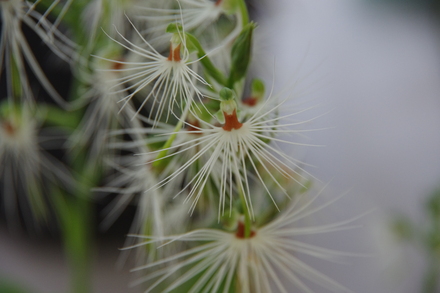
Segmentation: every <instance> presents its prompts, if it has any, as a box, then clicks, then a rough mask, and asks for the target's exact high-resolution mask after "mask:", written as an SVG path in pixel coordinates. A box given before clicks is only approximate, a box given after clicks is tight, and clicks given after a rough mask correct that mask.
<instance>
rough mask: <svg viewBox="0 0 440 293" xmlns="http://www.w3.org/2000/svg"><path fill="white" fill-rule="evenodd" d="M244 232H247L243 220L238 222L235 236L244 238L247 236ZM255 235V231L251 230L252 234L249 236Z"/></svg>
mask: <svg viewBox="0 0 440 293" xmlns="http://www.w3.org/2000/svg"><path fill="white" fill-rule="evenodd" d="M244 232H245V227H244V224H243V223H242V222H238V226H237V232H235V237H237V238H240V239H244V238H245V235H244ZM254 236H255V231H253V230H251V234H250V235H249V238H252V237H254Z"/></svg>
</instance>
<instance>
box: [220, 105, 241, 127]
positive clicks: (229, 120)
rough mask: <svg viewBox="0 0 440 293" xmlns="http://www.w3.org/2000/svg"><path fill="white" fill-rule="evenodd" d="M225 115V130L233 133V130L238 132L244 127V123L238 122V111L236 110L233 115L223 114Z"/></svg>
mask: <svg viewBox="0 0 440 293" xmlns="http://www.w3.org/2000/svg"><path fill="white" fill-rule="evenodd" d="M223 115H224V116H225V125H223V129H224V130H226V131H231V130H232V129H237V130H238V129H240V128H241V127H242V126H243V123H241V122H240V121H238V118H237V112H236V110H234V112H233V113H232V114H231V115H228V114H226V112H223Z"/></svg>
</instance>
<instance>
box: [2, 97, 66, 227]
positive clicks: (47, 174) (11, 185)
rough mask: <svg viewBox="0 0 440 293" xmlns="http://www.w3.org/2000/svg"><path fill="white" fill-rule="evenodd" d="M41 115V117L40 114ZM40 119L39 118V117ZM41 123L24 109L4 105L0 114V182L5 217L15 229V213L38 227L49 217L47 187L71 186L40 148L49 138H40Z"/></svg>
mask: <svg viewBox="0 0 440 293" xmlns="http://www.w3.org/2000/svg"><path fill="white" fill-rule="evenodd" d="M40 115H42V113H40ZM40 117H41V116H40ZM40 124H41V119H39V118H38V116H37V115H36V112H35V111H31V110H30V109H29V108H27V107H22V108H18V107H11V106H9V105H7V104H3V105H2V107H1V112H0V181H1V182H2V185H3V190H2V192H1V197H2V202H3V205H4V209H5V212H6V217H7V220H8V222H9V223H10V224H11V225H14V224H16V225H18V221H17V219H18V213H17V209H18V207H19V206H20V208H21V209H23V210H24V211H25V212H24V213H23V215H25V224H26V225H28V226H30V227H31V228H32V227H34V228H35V227H37V226H38V224H39V223H40V222H41V221H42V220H45V219H46V218H47V216H48V207H47V203H48V200H47V196H46V194H45V193H47V192H48V190H49V189H47V188H46V187H47V184H48V183H50V184H63V185H64V186H65V187H67V188H71V187H72V186H73V183H72V182H73V179H72V178H71V177H70V176H69V174H68V173H69V172H68V171H67V170H66V169H65V167H63V165H62V164H61V163H60V162H58V161H57V160H56V159H54V158H53V157H51V156H50V155H49V154H48V153H47V152H45V151H44V150H43V148H42V143H43V141H47V140H48V139H49V138H46V137H40V136H39V131H40V130H39V126H40Z"/></svg>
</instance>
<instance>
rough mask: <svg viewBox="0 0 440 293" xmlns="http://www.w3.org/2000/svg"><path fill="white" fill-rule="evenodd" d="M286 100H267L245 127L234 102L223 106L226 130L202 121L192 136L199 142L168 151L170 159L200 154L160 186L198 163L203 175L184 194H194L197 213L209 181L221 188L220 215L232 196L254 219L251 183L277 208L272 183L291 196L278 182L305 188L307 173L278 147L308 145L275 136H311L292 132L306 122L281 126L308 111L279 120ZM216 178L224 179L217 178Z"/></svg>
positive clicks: (223, 103) (200, 172) (246, 122)
mask: <svg viewBox="0 0 440 293" xmlns="http://www.w3.org/2000/svg"><path fill="white" fill-rule="evenodd" d="M285 101H286V100H285ZM285 101H283V102H281V103H279V104H274V103H273V102H272V101H271V99H268V100H266V101H265V102H264V103H263V105H261V106H260V108H259V109H258V110H256V111H255V112H254V114H253V115H252V116H251V117H250V118H249V119H247V120H246V121H243V122H240V121H239V119H238V116H237V110H238V109H237V105H236V103H235V100H229V101H226V102H222V106H221V111H222V112H223V115H224V118H225V122H224V124H223V125H222V126H216V125H214V124H211V123H207V122H205V121H203V120H201V119H200V120H199V124H200V125H201V127H195V130H191V133H193V134H198V136H197V137H194V138H193V139H192V140H191V141H187V142H180V143H175V144H173V145H172V146H171V147H170V148H168V149H167V150H168V151H169V153H170V154H169V155H167V156H166V157H165V158H168V157H172V156H176V155H177V156H179V155H180V154H181V153H184V152H187V151H188V150H190V149H192V148H197V152H196V153H195V154H194V156H193V157H192V158H190V159H189V160H187V161H186V162H185V163H184V164H183V165H181V166H180V167H178V168H176V170H175V171H174V172H173V173H172V174H171V175H169V176H167V177H166V178H164V179H162V180H161V181H160V182H159V184H157V187H160V186H163V185H166V184H168V183H170V182H172V181H174V180H176V178H178V177H179V176H180V175H181V174H182V173H184V172H186V171H187V170H188V169H189V168H190V167H191V166H193V165H194V164H198V165H200V166H199V167H198V172H197V173H196V174H194V176H193V177H192V178H191V180H190V181H189V182H188V183H187V184H186V185H185V186H184V188H185V189H188V190H189V192H188V195H187V198H186V201H191V202H192V204H191V210H194V209H195V206H196V204H197V202H198V200H199V199H200V197H201V196H202V195H203V194H204V188H205V186H206V184H207V182H208V181H209V180H216V181H217V182H216V185H217V186H218V190H219V191H220V192H219V193H220V194H219V205H218V209H219V216H220V215H221V214H222V213H223V212H224V210H225V205H226V202H227V197H229V205H230V206H232V202H233V198H232V197H233V194H238V193H242V194H243V196H244V199H245V201H246V206H247V209H248V210H249V212H250V215H251V216H252V217H253V208H252V196H251V192H250V187H249V181H250V179H251V178H253V179H255V180H258V181H261V183H262V186H263V187H262V188H264V189H265V190H266V192H267V194H268V196H269V197H270V198H271V199H272V201H273V203H274V204H275V206H277V203H276V200H275V199H274V197H273V196H272V192H271V191H270V188H269V187H268V184H269V183H270V184H273V186H275V187H277V188H278V189H279V190H281V191H283V193H285V194H286V195H287V196H288V193H287V191H286V190H285V188H284V187H283V186H282V184H280V182H279V178H280V176H281V177H285V178H288V179H291V180H294V181H296V182H298V183H299V184H302V183H301V180H302V176H303V175H301V174H300V172H299V171H300V170H301V171H302V172H304V171H303V170H302V169H301V166H300V165H301V164H302V163H301V162H300V161H298V160H297V159H294V158H292V157H290V156H288V155H287V154H285V153H284V152H283V151H282V150H280V149H279V148H278V147H277V145H276V144H277V143H283V144H287V145H303V144H301V143H297V142H294V141H289V140H287V139H281V138H276V135H277V134H298V133H301V132H305V131H311V130H298V129H293V127H295V126H300V125H302V124H304V123H306V122H307V121H301V122H291V123H281V121H282V120H284V119H288V118H290V117H292V116H295V115H298V114H299V113H301V112H303V111H305V110H301V111H296V112H293V113H290V114H287V115H282V116H279V115H278V114H277V112H278V111H279V109H280V107H282V106H283V104H284V102H285ZM306 110H307V109H306ZM187 133H188V132H186V131H180V132H178V133H177V137H179V135H185V134H187ZM204 156H205V157H208V158H209V159H208V160H206V161H205V160H204V161H200V158H202V157H204ZM161 159H164V158H158V159H157V160H161ZM250 170H252V171H254V173H255V174H252V171H250ZM215 173H218V174H219V175H218V176H212V175H213V174H215ZM277 177H278V179H277ZM271 187H272V186H271ZM277 208H278V207H277Z"/></svg>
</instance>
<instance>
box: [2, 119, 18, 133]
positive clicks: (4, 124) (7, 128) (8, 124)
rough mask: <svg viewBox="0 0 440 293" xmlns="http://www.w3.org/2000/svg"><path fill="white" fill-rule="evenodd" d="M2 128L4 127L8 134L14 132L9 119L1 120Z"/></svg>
mask: <svg viewBox="0 0 440 293" xmlns="http://www.w3.org/2000/svg"><path fill="white" fill-rule="evenodd" d="M3 128H4V129H5V131H6V133H7V134H8V135H9V136H12V135H14V134H15V128H14V126H13V125H12V124H11V123H10V122H9V121H5V122H3Z"/></svg>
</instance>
